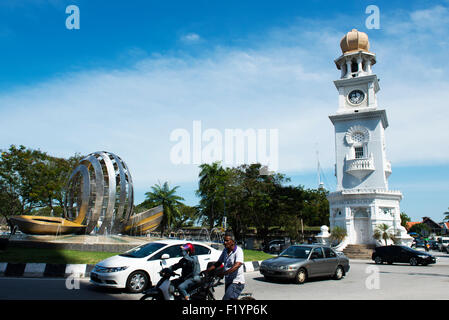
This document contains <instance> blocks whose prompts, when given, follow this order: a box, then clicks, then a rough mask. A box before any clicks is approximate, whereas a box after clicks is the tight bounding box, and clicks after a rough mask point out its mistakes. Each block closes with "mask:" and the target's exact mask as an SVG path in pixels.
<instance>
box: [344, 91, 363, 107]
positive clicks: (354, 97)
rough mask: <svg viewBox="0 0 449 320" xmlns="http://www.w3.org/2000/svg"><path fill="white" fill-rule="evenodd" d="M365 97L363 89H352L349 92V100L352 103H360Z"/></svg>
mask: <svg viewBox="0 0 449 320" xmlns="http://www.w3.org/2000/svg"><path fill="white" fill-rule="evenodd" d="M364 99H365V93H363V91H362V90H352V91H351V92H350V93H349V94H348V100H349V102H350V103H352V104H360V103H362V101H363V100H364Z"/></svg>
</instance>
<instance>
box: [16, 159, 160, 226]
mask: <svg viewBox="0 0 449 320" xmlns="http://www.w3.org/2000/svg"><path fill="white" fill-rule="evenodd" d="M133 203H134V191H133V182H132V178H131V174H130V172H129V169H128V166H127V165H126V163H125V162H123V160H122V159H121V158H120V157H118V156H116V155H115V154H113V153H110V152H106V151H100V152H94V153H91V154H89V155H88V156H86V157H85V158H83V159H82V160H81V161H80V163H79V165H78V166H77V167H76V168H75V170H73V172H72V174H71V175H70V178H69V180H68V183H67V186H66V190H65V194H64V215H65V219H64V218H59V217H43V216H42V217H41V216H16V217H10V220H11V222H12V223H13V224H14V225H16V226H17V227H18V228H19V230H20V231H22V232H23V233H27V234H47V235H48V234H51V235H58V234H59V235H60V234H71V233H76V234H90V233H92V231H94V233H95V234H118V233H124V234H129V235H141V234H145V233H148V232H150V231H154V230H155V229H157V228H158V227H159V225H160V223H161V221H162V216H163V214H164V213H163V208H162V206H158V207H155V208H152V209H149V210H146V211H144V212H141V213H139V214H136V215H133V206H134V205H133Z"/></svg>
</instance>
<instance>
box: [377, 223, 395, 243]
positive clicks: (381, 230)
mask: <svg viewBox="0 0 449 320" xmlns="http://www.w3.org/2000/svg"><path fill="white" fill-rule="evenodd" d="M390 228H391V227H390V226H389V225H388V224H386V223H381V224H378V225H377V226H376V228H375V229H374V235H373V236H374V239H376V240H384V241H385V245H387V240H390V239H391V240H393V241H394V240H395V238H394V234H393V232H391V231H390V230H391V229H390Z"/></svg>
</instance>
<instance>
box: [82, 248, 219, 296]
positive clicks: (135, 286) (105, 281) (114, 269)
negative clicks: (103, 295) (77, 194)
mask: <svg viewBox="0 0 449 320" xmlns="http://www.w3.org/2000/svg"><path fill="white" fill-rule="evenodd" d="M187 242H190V243H192V244H193V246H194V247H195V255H196V256H198V260H199V262H200V265H201V270H205V269H206V267H207V264H208V263H209V262H213V261H217V260H218V258H219V257H220V254H221V251H219V250H216V249H214V248H212V247H211V246H209V245H206V244H205V243H202V242H195V241H186V240H184V241H183V240H160V241H154V242H150V243H147V244H144V245H141V246H139V247H136V248H133V249H131V250H129V251H127V252H125V253H122V254H119V255H117V256H113V257H110V258H108V259H105V260H103V261H101V262H99V263H97V264H96V265H95V267H94V269H93V270H92V272H91V273H90V282H91V283H93V284H95V285H99V286H105V287H112V288H126V289H128V290H129V291H130V292H133V293H138V292H142V291H143V290H144V289H145V288H146V287H147V286H151V285H153V284H154V285H155V284H156V283H157V282H158V281H159V279H160V278H161V277H160V275H159V271H161V269H162V268H163V267H164V268H166V267H169V266H171V265H174V264H175V263H177V262H178V261H179V260H181V258H182V254H181V248H180V246H181V245H183V244H185V243H187ZM162 260H164V264H163V267H162V266H161V261H162Z"/></svg>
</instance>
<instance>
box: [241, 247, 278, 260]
mask: <svg viewBox="0 0 449 320" xmlns="http://www.w3.org/2000/svg"><path fill="white" fill-rule="evenodd" d="M243 255H244V260H245V262H246V261H248V262H249V261H261V260H266V259H270V258H273V255H271V254H268V253H265V252H263V251H257V250H246V249H243Z"/></svg>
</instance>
